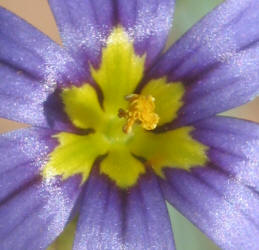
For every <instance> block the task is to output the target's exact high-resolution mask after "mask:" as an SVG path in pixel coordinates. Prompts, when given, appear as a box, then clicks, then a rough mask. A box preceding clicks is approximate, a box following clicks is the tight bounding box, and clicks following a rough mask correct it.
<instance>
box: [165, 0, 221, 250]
mask: <svg viewBox="0 0 259 250" xmlns="http://www.w3.org/2000/svg"><path fill="white" fill-rule="evenodd" d="M221 2H223V0H176V8H175V15H174V27H173V29H172V32H171V35H170V37H169V40H168V45H167V48H168V47H169V46H170V45H171V44H172V43H173V42H175V41H176V40H177V39H178V38H180V37H181V35H183V34H184V33H185V32H186V31H187V30H188V29H189V28H191V26H192V25H193V24H195V23H196V22H197V21H199V20H200V19H201V18H202V17H203V16H204V15H205V14H206V13H208V12H209V11H211V10H212V9H213V8H214V7H215V6H217V5H218V4H219V3H221ZM168 208H169V214H170V218H171V222H172V225H173V231H174V238H175V243H176V248H177V250H218V249H219V248H218V247H217V246H216V245H215V244H214V243H213V242H212V241H211V240H209V239H208V238H207V237H206V236H205V235H204V234H202V233H201V232H200V231H199V230H198V229H197V228H196V227H195V226H193V225H192V224H191V222H189V221H188V220H187V219H186V218H184V217H183V216H182V215H181V214H180V213H179V212H177V211H176V210H175V209H174V208H173V207H171V206H170V205H168Z"/></svg>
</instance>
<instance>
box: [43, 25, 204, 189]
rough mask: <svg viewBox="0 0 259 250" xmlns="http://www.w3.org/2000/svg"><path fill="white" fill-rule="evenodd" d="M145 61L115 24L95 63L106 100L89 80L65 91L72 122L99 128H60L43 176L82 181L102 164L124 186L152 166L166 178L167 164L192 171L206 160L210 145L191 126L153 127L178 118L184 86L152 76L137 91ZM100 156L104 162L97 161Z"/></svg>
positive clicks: (63, 95) (94, 73) (94, 71)
mask: <svg viewBox="0 0 259 250" xmlns="http://www.w3.org/2000/svg"><path fill="white" fill-rule="evenodd" d="M144 65H145V56H138V55H137V54H136V53H135V50H134V46H133V41H131V39H130V37H129V36H128V34H127V32H126V31H125V30H124V29H123V28H122V27H117V28H115V29H114V30H113V31H112V32H111V34H110V36H109V38H108V40H107V44H106V47H105V48H104V49H103V51H102V58H101V64H100V67H99V68H98V69H95V68H93V67H91V73H92V77H93V79H94V80H95V82H96V83H97V84H98V85H99V87H100V90H101V91H102V94H103V103H100V102H99V99H98V95H97V93H96V91H95V89H94V88H93V87H92V86H91V85H90V84H88V83H85V84H83V85H82V86H80V87H75V86H72V87H70V88H65V89H63V90H62V92H61V98H62V100H63V103H64V108H65V112H66V113H67V115H68V117H69V118H70V120H71V122H72V123H73V125H74V126H75V127H77V128H81V129H92V131H94V132H93V133H90V134H86V135H76V134H72V133H67V132H62V133H57V134H56V135H55V136H54V138H56V140H57V141H58V146H57V147H56V148H55V149H54V150H53V152H52V153H51V154H50V155H49V160H48V162H47V163H46V165H45V166H44V168H43V171H42V176H43V178H46V179H49V178H53V177H55V176H61V177H62V178H63V179H66V178H69V177H71V176H73V175H75V174H80V175H81V176H82V183H83V182H84V181H86V180H87V179H88V177H89V174H90V172H91V169H92V168H93V167H98V169H99V172H100V174H104V175H106V176H108V177H109V179H110V180H111V181H113V182H114V183H115V184H116V185H117V186H118V187H119V188H122V189H125V188H130V187H132V186H134V185H135V184H136V183H137V182H138V180H139V178H140V176H141V175H143V174H145V173H146V170H147V167H149V168H150V169H152V170H153V171H154V173H155V174H157V175H158V176H160V177H161V178H165V176H164V173H163V170H164V169H165V168H166V167H167V168H181V169H185V170H189V169H191V168H192V167H196V166H204V165H205V163H206V161H207V156H206V150H207V148H206V146H204V145H202V144H201V143H200V142H198V141H196V140H195V139H193V138H192V136H191V132H192V131H193V128H192V127H191V126H188V127H182V128H179V129H175V130H172V131H168V132H165V133H153V132H152V131H150V130H153V129H155V128H156V127H157V126H161V125H164V124H166V123H169V122H171V121H172V120H174V119H175V118H176V117H177V112H178V111H179V109H180V108H181V106H182V105H183V102H182V98H183V95H184V92H185V90H184V87H183V84H182V83H180V82H168V81H167V79H166V77H163V78H159V79H153V80H151V81H150V82H148V83H147V84H146V85H145V87H144V88H143V89H142V90H141V93H139V94H136V93H135V94H134V92H135V89H136V87H137V85H138V84H139V82H140V81H141V79H142V78H143V73H144ZM132 93H133V94H132ZM125 97H126V98H125ZM125 120H126V121H125ZM134 124H140V126H134ZM100 156H103V157H102V161H101V162H100V163H99V165H98V166H96V164H95V163H96V159H97V158H98V157H100ZM139 159H143V160H144V161H140V160H139Z"/></svg>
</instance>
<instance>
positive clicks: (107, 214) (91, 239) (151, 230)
mask: <svg viewBox="0 0 259 250" xmlns="http://www.w3.org/2000/svg"><path fill="white" fill-rule="evenodd" d="M86 188H87V189H86V192H85V194H84V201H83V205H82V208H81V212H80V216H79V221H78V227H77V231H76V238H75V243H74V249H76V250H80V249H86V248H87V249H107V250H108V249H109V250H113V249H116V250H117V249H174V242H173V237H172V230H171V225H170V220H169V217H168V213H167V209H166V206H165V203H164V200H163V197H162V196H161V193H160V190H159V186H158V183H157V181H156V179H155V177H154V176H152V177H150V176H149V177H147V176H146V177H144V178H143V179H141V180H140V182H139V185H138V186H137V187H135V188H133V189H130V190H129V191H128V192H127V191H120V190H119V189H117V188H116V187H115V186H114V185H112V184H110V183H109V182H108V181H107V180H105V179H104V178H102V177H100V176H96V175H95V174H93V175H92V177H91V179H90V180H89V183H88V185H87V187H86Z"/></svg>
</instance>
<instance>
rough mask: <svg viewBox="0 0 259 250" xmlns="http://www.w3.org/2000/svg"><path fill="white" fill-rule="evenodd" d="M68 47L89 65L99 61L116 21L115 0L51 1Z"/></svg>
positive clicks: (79, 61) (81, 60)
mask: <svg viewBox="0 0 259 250" xmlns="http://www.w3.org/2000/svg"><path fill="white" fill-rule="evenodd" d="M48 2H49V5H50V7H51V9H52V11H53V13H54V16H55V19H56V22H57V25H58V27H59V31H60V34H61V39H62V41H63V44H64V46H65V47H66V48H67V49H68V50H69V51H70V52H71V53H72V54H73V55H74V57H75V58H77V63H79V64H80V65H84V66H85V67H88V64H89V62H91V64H93V65H95V66H96V65H98V64H99V60H98V59H99V58H98V57H99V56H100V54H101V48H102V46H103V45H104V44H105V41H106V38H107V36H108V34H109V33H110V30H111V28H112V26H113V25H114V24H115V14H114V6H113V5H114V4H115V3H114V1H113V0H85V1H82V0H73V1H66V0H48Z"/></svg>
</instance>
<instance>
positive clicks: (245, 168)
mask: <svg viewBox="0 0 259 250" xmlns="http://www.w3.org/2000/svg"><path fill="white" fill-rule="evenodd" d="M194 127H195V128H196V130H195V132H194V133H193V136H194V138H196V139H197V140H199V141H200V142H201V143H202V144H204V145H207V146H208V148H209V151H208V158H209V161H210V162H211V163H212V164H213V165H214V167H215V166H216V167H217V168H219V169H220V170H222V171H223V172H226V173H227V174H229V175H230V176H233V177H235V178H236V179H238V180H240V181H242V183H244V184H245V185H248V186H250V187H251V188H253V189H256V190H257V191H259V168H258V165H259V125H258V124H256V123H252V122H248V121H244V120H239V119H234V118H227V117H213V118H209V119H206V120H203V121H200V122H197V123H195V125H194Z"/></svg>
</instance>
